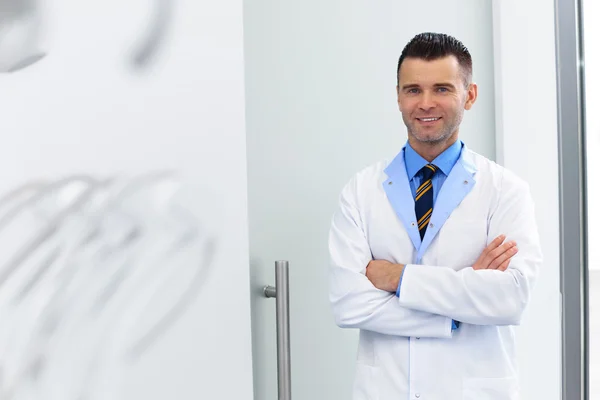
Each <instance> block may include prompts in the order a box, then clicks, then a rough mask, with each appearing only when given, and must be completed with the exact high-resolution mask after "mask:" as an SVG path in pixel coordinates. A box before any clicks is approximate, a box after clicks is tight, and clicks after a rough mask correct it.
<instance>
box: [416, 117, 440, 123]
mask: <svg viewBox="0 0 600 400" xmlns="http://www.w3.org/2000/svg"><path fill="white" fill-rule="evenodd" d="M441 118H442V117H430V118H417V119H418V120H419V121H421V122H434V121H437V120H439V119H441Z"/></svg>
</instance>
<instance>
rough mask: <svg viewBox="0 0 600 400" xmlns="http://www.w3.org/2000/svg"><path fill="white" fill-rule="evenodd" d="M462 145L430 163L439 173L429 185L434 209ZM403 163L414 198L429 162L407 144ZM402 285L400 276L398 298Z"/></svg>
mask: <svg viewBox="0 0 600 400" xmlns="http://www.w3.org/2000/svg"><path fill="white" fill-rule="evenodd" d="M462 148H463V143H462V142H461V141H460V140H457V141H456V142H454V144H452V145H451V146H450V147H448V148H447V149H446V150H444V152H442V154H440V155H439V156H437V157H436V158H435V160H433V161H432V162H431V164H434V165H435V166H436V167H438V168H439V171H438V172H436V173H435V175H434V176H433V178H432V179H431V184H432V186H433V204H434V207H435V201H436V199H437V195H438V193H439V192H440V189H441V187H442V185H443V184H444V181H445V180H446V178H447V177H448V175H449V174H450V171H452V168H453V167H454V165H455V164H456V162H457V161H458V159H459V158H460V153H461V152H462ZM404 163H405V165H406V174H407V175H408V179H409V181H410V189H411V191H412V195H413V198H414V197H416V192H417V189H418V188H419V186H421V176H420V174H418V173H419V171H420V170H421V169H422V168H423V167H424V166H425V165H427V164H429V162H428V161H427V160H425V159H424V158H423V157H421V156H420V155H419V154H418V153H417V152H416V151H415V150H414V149H413V148H412V147H411V146H410V144H409V143H407V144H406V147H405V149H404ZM402 275H404V270H403V271H402ZM401 284H402V276H400V282H399V283H398V289H397V290H396V296H398V297H399V296H400V286H401ZM457 327H458V323H457V322H456V321H452V329H453V330H454V329H456V328H457Z"/></svg>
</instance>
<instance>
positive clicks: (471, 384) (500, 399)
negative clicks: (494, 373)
mask: <svg viewBox="0 0 600 400" xmlns="http://www.w3.org/2000/svg"><path fill="white" fill-rule="evenodd" d="M463 400H519V382H518V380H517V378H472V379H465V381H464V385H463Z"/></svg>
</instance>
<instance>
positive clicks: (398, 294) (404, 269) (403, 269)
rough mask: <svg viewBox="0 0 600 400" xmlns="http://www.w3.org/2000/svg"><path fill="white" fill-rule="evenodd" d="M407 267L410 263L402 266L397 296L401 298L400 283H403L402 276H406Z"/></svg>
mask: <svg viewBox="0 0 600 400" xmlns="http://www.w3.org/2000/svg"><path fill="white" fill-rule="evenodd" d="M406 267H408V265H405V266H404V268H402V274H400V280H399V281H398V289H396V297H398V298H400V285H402V277H403V276H404V271H406Z"/></svg>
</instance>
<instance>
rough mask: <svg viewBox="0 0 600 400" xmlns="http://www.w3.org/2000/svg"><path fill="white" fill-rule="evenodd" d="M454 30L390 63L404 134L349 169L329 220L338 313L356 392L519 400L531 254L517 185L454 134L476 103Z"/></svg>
mask: <svg viewBox="0 0 600 400" xmlns="http://www.w3.org/2000/svg"><path fill="white" fill-rule="evenodd" d="M472 68H473V67H472V60H471V55H470V54H469V51H468V50H467V48H466V47H465V46H464V45H463V44H462V43H461V42H460V41H458V40H457V39H455V38H453V37H451V36H448V35H444V34H437V33H423V34H420V35H417V36H416V37H414V38H413V39H412V40H411V41H410V42H409V43H408V44H407V45H406V47H405V48H404V50H403V52H402V55H401V56H400V60H399V62H398V69H397V87H396V90H397V94H398V106H399V109H400V112H401V113H402V119H403V120H404V124H405V125H406V128H407V131H408V142H407V143H406V145H405V146H404V148H402V150H401V151H400V152H399V154H398V155H397V156H396V157H395V158H394V159H393V160H392V161H391V162H387V161H382V162H379V163H376V164H374V165H372V166H370V167H368V168H366V169H364V170H363V171H360V172H359V173H358V174H356V175H355V176H354V177H353V178H352V179H351V180H350V182H348V184H347V185H346V186H345V187H344V189H343V190H342V194H341V196H340V204H339V208H338V210H337V211H336V213H335V215H334V217H333V221H332V224H331V231H330V236H329V249H330V255H331V267H330V273H331V277H330V301H331V305H332V309H333V313H334V316H335V319H336V323H337V324H338V325H339V326H340V327H342V328H358V329H360V340H359V348H358V355H357V365H356V377H355V384H354V396H353V398H354V399H355V400H367V399H379V400H392V399H394V400H396V399H411V400H412V399H414V400H442V399H443V400H481V399H487V400H517V399H518V398H519V383H518V373H517V360H516V351H515V332H514V326H515V325H518V324H519V323H520V321H521V316H522V314H523V311H524V310H525V308H526V306H527V304H528V302H529V298H530V294H531V291H532V288H533V286H534V283H535V280H536V278H537V275H538V270H539V267H540V266H541V264H542V255H541V249H540V244H539V238H538V232H537V227H536V222H535V215H534V207H533V202H532V199H531V196H530V193H529V188H528V186H527V184H526V183H525V182H524V181H522V180H521V179H519V178H517V177H516V176H515V175H514V174H512V173H510V172H509V171H507V170H506V169H504V168H503V167H501V166H499V165H497V164H495V163H494V162H492V161H490V160H488V159H487V158H485V157H483V156H481V155H479V154H477V153H475V152H473V151H472V150H469V149H468V148H467V147H466V145H465V144H464V143H463V142H462V141H460V140H459V138H458V137H459V130H460V129H459V128H460V124H461V122H462V118H463V114H464V111H465V110H470V109H471V108H472V106H473V104H474V103H475V101H476V100H477V85H476V84H475V83H473V82H472Z"/></svg>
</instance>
